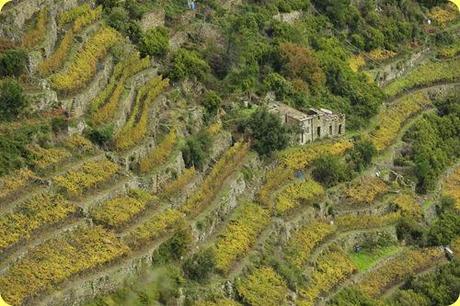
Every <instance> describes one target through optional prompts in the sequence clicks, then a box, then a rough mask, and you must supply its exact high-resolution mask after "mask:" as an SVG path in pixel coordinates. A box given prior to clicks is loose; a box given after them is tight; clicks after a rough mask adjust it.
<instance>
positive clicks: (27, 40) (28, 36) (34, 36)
mask: <svg viewBox="0 0 460 306" xmlns="http://www.w3.org/2000/svg"><path fill="white" fill-rule="evenodd" d="M47 27H48V10H47V9H46V8H45V9H42V10H41V11H39V12H38V14H37V16H36V18H35V24H34V25H33V26H32V27H31V28H30V29H29V30H28V31H27V32H26V33H25V34H24V37H23V38H22V47H24V48H27V49H28V48H34V47H36V46H37V45H38V44H39V43H40V42H42V41H43V39H44V38H45V36H46V32H47Z"/></svg>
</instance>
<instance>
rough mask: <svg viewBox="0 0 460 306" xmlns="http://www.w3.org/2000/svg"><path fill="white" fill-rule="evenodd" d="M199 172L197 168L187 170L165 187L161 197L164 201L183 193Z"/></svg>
mask: <svg viewBox="0 0 460 306" xmlns="http://www.w3.org/2000/svg"><path fill="white" fill-rule="evenodd" d="M196 174H197V171H196V170H195V168H189V169H185V170H184V172H183V173H182V174H181V175H179V176H178V177H177V178H176V179H175V180H173V181H171V182H170V183H169V184H167V185H166V186H165V187H163V190H162V191H161V193H160V195H159V196H160V197H161V198H163V199H165V198H166V199H167V198H169V197H171V196H174V195H176V194H178V193H180V192H181V191H183V190H184V188H185V187H186V186H187V185H189V184H190V183H191V182H192V181H193V179H194V178H195V177H196Z"/></svg>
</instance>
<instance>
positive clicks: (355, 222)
mask: <svg viewBox="0 0 460 306" xmlns="http://www.w3.org/2000/svg"><path fill="white" fill-rule="evenodd" d="M400 218H401V214H400V213H399V212H394V213H389V214H386V215H383V216H374V215H361V216H353V215H346V216H340V217H337V218H336V220H335V223H336V225H337V226H338V228H339V229H340V230H361V229H370V228H376V227H382V226H386V225H391V224H395V223H396V222H398V220H399V219H400Z"/></svg>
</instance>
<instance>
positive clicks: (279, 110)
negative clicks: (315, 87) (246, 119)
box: [268, 102, 345, 145]
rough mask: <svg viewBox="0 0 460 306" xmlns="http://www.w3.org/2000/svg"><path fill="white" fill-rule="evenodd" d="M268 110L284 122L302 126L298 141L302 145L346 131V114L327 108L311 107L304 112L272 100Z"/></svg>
mask: <svg viewBox="0 0 460 306" xmlns="http://www.w3.org/2000/svg"><path fill="white" fill-rule="evenodd" d="M268 110H269V112H271V113H273V114H277V115H279V116H280V118H281V121H282V122H283V124H287V125H290V126H297V127H299V128H300V129H299V134H298V137H297V141H298V143H299V144H301V145H304V144H306V143H309V142H312V141H315V140H316V139H323V138H326V137H337V136H340V135H343V134H344V133H345V115H344V114H336V113H333V112H332V111H330V110H328V109H325V108H320V109H316V108H310V109H309V110H308V112H307V113H303V112H301V111H298V110H296V109H295V108H292V107H290V106H288V105H286V104H283V103H279V102H271V103H269V106H268Z"/></svg>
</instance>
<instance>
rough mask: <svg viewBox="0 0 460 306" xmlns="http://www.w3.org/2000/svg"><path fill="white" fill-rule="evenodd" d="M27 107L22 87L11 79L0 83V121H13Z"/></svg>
mask: <svg viewBox="0 0 460 306" xmlns="http://www.w3.org/2000/svg"><path fill="white" fill-rule="evenodd" d="M28 105H29V101H28V99H27V98H26V97H25V96H24V94H23V89H22V87H21V86H20V85H19V84H18V82H16V81H15V80H13V79H6V80H4V81H2V82H0V119H2V120H13V119H15V118H17V117H18V116H19V115H21V114H22V113H23V112H24V110H25V109H26V108H27V106H28Z"/></svg>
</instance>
